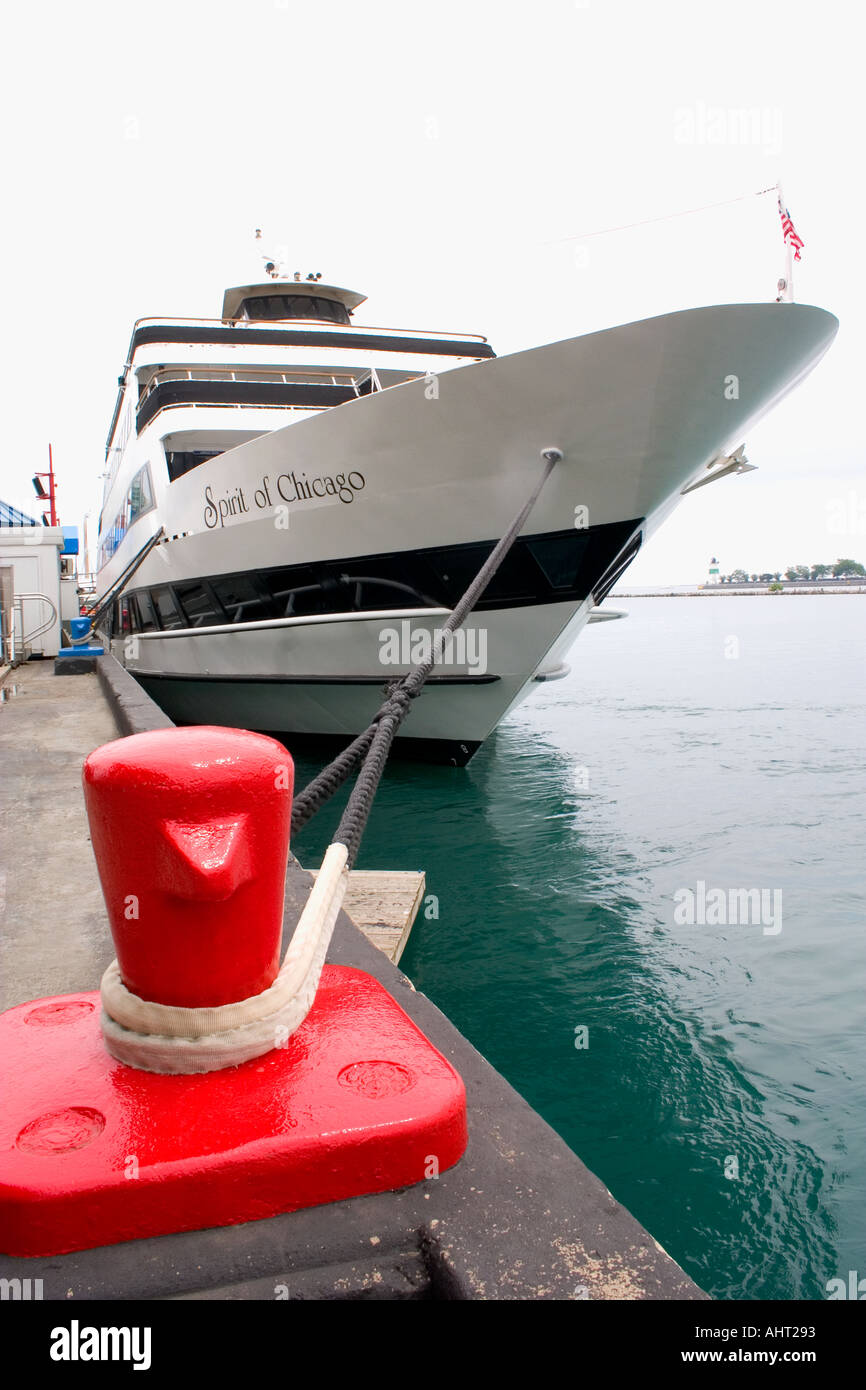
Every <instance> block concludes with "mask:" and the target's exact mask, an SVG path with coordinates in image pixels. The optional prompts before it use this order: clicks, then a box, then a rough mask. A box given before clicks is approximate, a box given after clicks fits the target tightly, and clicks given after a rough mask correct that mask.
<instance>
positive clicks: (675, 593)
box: [610, 584, 866, 599]
mask: <svg viewBox="0 0 866 1390" xmlns="http://www.w3.org/2000/svg"><path fill="white" fill-rule="evenodd" d="M786 594H787V595H791V594H793V595H794V597H797V596H798V595H801V596H802V595H805V594H808V595H810V596H812V597H815V596H823V597H825V598H837V597H838V596H839V595H840V594H844V595H846V596H851V597H854V596H856V595H860V596H861V597H862V596H863V595H866V587H861V588H856V589H853V588H852V589H847V588H846V589H812V588H807V587H806V586H805V585H804V586H803V587H802V588H801V587H800V585H796V586H795V585H793V584H792V585H790V586H788V585H786V586H785V587H784V588H781V589H774V590H773V592H772V593H771V592H770V586H769V585H768V584H767V585H764V586H763V587H762V586H761V585H758V584H756V585H753V586H750V587H749V588H748V589H736V588H734V587H733V586H732V585H731V586H729V585H727V584H718V585H716V584H713V585H712V586H711V587H707V588H706V589H645V590H644V591H643V592H642V593H638V592H626V591H625V590H623V589H617V590H616V591H615V592H614V593H612V594H611V595H610V597H611V598H613V599H621V598H781V597H782V596H783V595H786Z"/></svg>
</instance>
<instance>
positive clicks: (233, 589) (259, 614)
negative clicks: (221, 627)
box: [210, 574, 274, 623]
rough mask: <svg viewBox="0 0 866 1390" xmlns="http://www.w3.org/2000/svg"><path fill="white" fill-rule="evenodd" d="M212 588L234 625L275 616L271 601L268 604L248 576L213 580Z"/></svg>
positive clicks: (240, 575)
mask: <svg viewBox="0 0 866 1390" xmlns="http://www.w3.org/2000/svg"><path fill="white" fill-rule="evenodd" d="M210 583H211V588H212V589H213V591H214V593H215V594H216V596H217V598H218V599H219V601H220V603H221V604H222V606H223V608H224V609H225V610H226V613H227V614H228V621H229V622H232V623H242V622H253V621H254V620H255V619H256V618H269V617H272V616H274V615H273V614H272V612H271V611H270V610H271V608H272V606H273V605H272V604H271V602H270V600H268V602H267V603H266V602H265V600H264V599H263V598H262V596H261V594H260V593H259V592H258V590H257V589H256V587H255V585H254V584H253V583H252V581H251V580H249V579H248V578H247V577H246V575H243V574H236V575H230V576H228V577H225V576H223V577H221V578H218V579H212V580H211V581H210Z"/></svg>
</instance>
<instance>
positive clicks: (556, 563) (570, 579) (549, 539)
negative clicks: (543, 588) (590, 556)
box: [526, 530, 589, 589]
mask: <svg viewBox="0 0 866 1390" xmlns="http://www.w3.org/2000/svg"><path fill="white" fill-rule="evenodd" d="M588 535H589V532H588V531H586V530H584V531H582V532H581V531H575V533H574V535H573V536H542V537H540V538H539V539H538V540H534V541H527V542H526V544H527V546H528V548H529V550H530V552H531V553H532V555H534V557H535V559H536V560H537V561H538V563H539V565H540V566H541V568H542V569H543V570H544V574H545V577H546V578H547V581H548V583H549V584H550V587H551V588H552V589H573V588H574V582H575V576H576V574H577V567H578V565H579V563H580V561H581V560H582V559H583V553H584V550H585V549H586V538H587V536H588Z"/></svg>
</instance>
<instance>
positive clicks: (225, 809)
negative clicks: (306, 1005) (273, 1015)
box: [83, 727, 294, 1008]
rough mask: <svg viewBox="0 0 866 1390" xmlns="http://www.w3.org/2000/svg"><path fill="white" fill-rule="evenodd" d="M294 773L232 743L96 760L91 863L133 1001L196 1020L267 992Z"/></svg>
mask: <svg viewBox="0 0 866 1390" xmlns="http://www.w3.org/2000/svg"><path fill="white" fill-rule="evenodd" d="M166 735H167V736H166ZM293 773H294V768H293V764H292V760H291V758H290V757H289V755H288V753H287V752H286V750H285V748H283V746H282V745H281V744H279V743H277V742H276V741H275V740H274V739H271V738H265V737H263V736H262V735H261V734H252V733H247V732H246V731H244V730H241V729H214V728H207V727H204V728H199V727H196V728H191V729H176V730H168V731H165V730H160V731H159V733H150V734H134V735H133V736H132V737H131V738H127V739H124V740H123V741H122V743H120V744H117V743H107V744H105V746H104V747H102V748H97V749H96V752H95V753H91V755H90V757H89V758H88V759H87V761H86V763H85V764H84V773H83V777H84V799H85V803H86V806H87V816H88V819H89V821H90V834H91V838H92V841H93V852H94V854H95V855H96V863H97V867H98V869H99V877H100V880H101V882H102V891H103V894H104V896H105V905H106V907H107V908H108V919H109V922H110V925H111V934H112V936H113V937H114V946H115V950H116V953H117V961H118V965H119V966H120V973H121V976H122V977H123V982H124V984H125V985H126V987H127V989H129V990H131V992H132V993H133V994H137V995H139V997H140V998H142V999H150V1000H152V1001H153V1002H154V1003H158V1004H180V1005H183V1006H185V1007H187V1008H201V1007H203V1006H205V1005H208V1004H231V1003H234V1002H235V1001H236V1000H238V999H246V998H248V997H249V996H250V995H251V994H260V993H261V992H262V990H264V989H267V987H268V985H270V984H272V983H273V981H274V979H275V978H276V974H277V971H278V969H279V966H280V940H281V934H282V929H283V891H284V885H285V878H286V861H287V859H288V853H289V826H290V822H291V816H292V780H293Z"/></svg>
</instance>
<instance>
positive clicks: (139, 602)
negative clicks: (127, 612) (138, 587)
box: [129, 593, 156, 632]
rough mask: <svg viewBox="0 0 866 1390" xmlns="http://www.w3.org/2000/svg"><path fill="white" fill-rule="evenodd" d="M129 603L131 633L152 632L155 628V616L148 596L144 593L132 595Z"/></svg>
mask: <svg viewBox="0 0 866 1390" xmlns="http://www.w3.org/2000/svg"><path fill="white" fill-rule="evenodd" d="M129 602H130V607H131V610H132V630H133V632H153V630H154V628H155V627H156V616H155V614H154V611H153V604H152V603H151V601H150V595H149V594H145V593H140V594H132V595H131V597H130V600H129Z"/></svg>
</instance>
